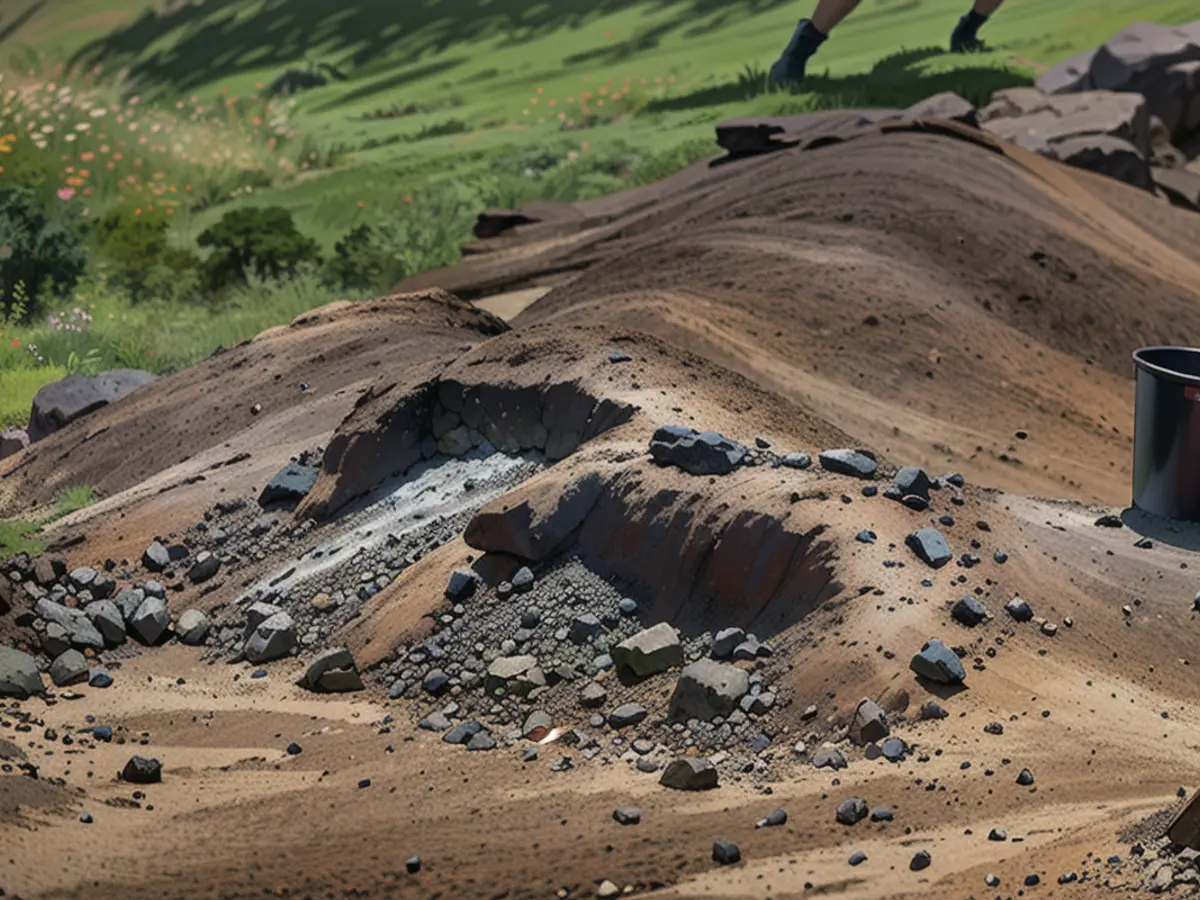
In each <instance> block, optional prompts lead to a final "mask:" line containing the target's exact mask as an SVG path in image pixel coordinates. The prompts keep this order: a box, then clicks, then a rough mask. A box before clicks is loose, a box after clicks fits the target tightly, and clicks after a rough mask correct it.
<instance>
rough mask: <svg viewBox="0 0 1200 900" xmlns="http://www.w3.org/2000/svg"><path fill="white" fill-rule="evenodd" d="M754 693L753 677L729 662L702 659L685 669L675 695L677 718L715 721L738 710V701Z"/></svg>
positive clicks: (673, 707) (673, 706) (672, 711)
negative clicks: (751, 678) (751, 687)
mask: <svg viewBox="0 0 1200 900" xmlns="http://www.w3.org/2000/svg"><path fill="white" fill-rule="evenodd" d="M749 692H750V676H749V675H748V674H747V673H746V671H745V670H744V669H739V668H738V667H737V666H733V665H730V664H728V663H720V662H715V661H714V660H711V659H701V660H698V661H697V662H694V663H692V664H691V665H689V666H687V667H685V668H684V670H683V671H682V672H681V673H680V674H679V681H678V682H676V684H675V692H674V693H673V694H672V695H671V706H670V714H671V717H672V718H674V719H700V720H702V721H705V722H711V721H712V720H713V719H715V718H717V717H718V716H728V715H729V714H730V713H732V712H733V711H734V710H735V709H737V704H738V701H739V700H740V699H741V698H742V697H744V696H745V695H746V694H748V693H749Z"/></svg>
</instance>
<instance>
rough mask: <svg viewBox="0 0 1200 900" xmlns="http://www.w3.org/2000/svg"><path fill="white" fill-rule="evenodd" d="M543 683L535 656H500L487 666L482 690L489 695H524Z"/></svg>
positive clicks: (543, 677)
mask: <svg viewBox="0 0 1200 900" xmlns="http://www.w3.org/2000/svg"><path fill="white" fill-rule="evenodd" d="M545 683H546V678H545V676H544V675H543V674H542V671H541V669H539V668H538V661H537V657H536V656H530V655H528V654H526V655H524V656H501V657H498V658H497V659H495V660H493V661H492V663H491V665H489V666H488V669H487V678H486V679H485V680H484V690H485V691H487V693H488V694H489V695H491V696H497V695H502V694H519V695H524V694H528V693H529V692H530V691H531V690H533V689H534V688H535V687H539V686H542V685H545Z"/></svg>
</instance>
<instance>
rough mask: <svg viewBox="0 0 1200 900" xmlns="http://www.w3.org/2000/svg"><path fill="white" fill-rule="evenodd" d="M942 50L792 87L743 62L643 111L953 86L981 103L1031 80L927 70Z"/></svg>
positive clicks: (872, 103)
mask: <svg viewBox="0 0 1200 900" xmlns="http://www.w3.org/2000/svg"><path fill="white" fill-rule="evenodd" d="M946 54H947V51H945V50H942V49H940V48H937V47H925V48H921V49H917V50H905V51H902V52H900V53H895V54H892V55H891V56H888V57H885V58H884V59H881V60H880V61H879V62H878V63H876V64H875V66H874V67H873V68H872V69H871V71H870V72H865V73H861V74H857V75H839V76H832V75H829V74H824V75H809V76H808V77H807V78H805V79H804V81H803V82H802V83H801V84H800V85H798V86H797V87H796V88H795V89H788V90H778V89H773V88H772V87H771V86H770V84H769V83H768V80H767V73H766V72H765V71H764V70H762V69H757V68H751V67H747V68H746V70H745V71H744V72H743V73H742V74H741V75H739V76H738V78H737V79H736V80H733V81H728V82H725V83H724V84H718V85H714V86H712V87H707V88H703V89H701V90H698V91H693V92H692V93H690V94H683V95H681V96H678V97H668V98H665V99H661V100H655V101H652V102H651V103H650V104H649V105H648V106H647V108H646V111H647V112H668V111H679V110H689V109H698V108H703V107H706V106H720V105H723V104H728V103H739V102H743V101H747V100H754V99H756V98H758V97H763V96H767V95H771V96H777V97H779V98H780V100H781V101H782V105H783V106H785V107H787V106H789V105H790V104H789V99H790V98H792V97H795V98H796V99H797V100H802V101H803V103H802V105H803V106H804V107H805V108H806V109H811V110H818V109H841V108H846V107H893V108H901V109H903V108H905V107H908V106H912V105H913V104H914V103H916V102H918V101H919V100H924V99H925V98H926V97H930V96H933V95H934V94H940V93H942V92H943V91H953V92H954V93H956V94H959V95H960V96H962V97H963V98H964V99H966V100H969V101H970V102H971V103H973V104H975V105H976V106H982V105H983V104H985V103H987V102H988V100H989V99H990V98H991V96H992V94H994V93H995V92H996V91H999V90H1003V89H1005V88H1011V87H1020V86H1024V85H1029V84H1032V83H1033V80H1032V78H1031V77H1030V76H1028V75H1025V74H1022V73H1020V72H1016V71H1013V70H1011V69H1006V68H1003V67H1001V66H998V65H986V64H983V63H977V64H967V65H964V66H963V67H962V68H959V69H954V70H953V71H943V72H928V71H924V70H923V69H921V68H920V67H919V66H920V64H921V63H923V62H925V61H926V60H928V59H932V58H934V57H937V56H944V55H946Z"/></svg>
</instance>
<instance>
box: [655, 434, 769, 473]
mask: <svg viewBox="0 0 1200 900" xmlns="http://www.w3.org/2000/svg"><path fill="white" fill-rule="evenodd" d="M746 453H747V450H746V447H745V446H744V445H742V444H739V443H738V442H737V441H731V440H730V439H729V438H726V437H723V436H722V435H719V434H716V433H715V432H712V431H704V432H698V431H696V430H694V429H692V428H683V427H681V426H677V425H666V426H663V427H661V428H659V429H658V430H657V431H655V432H654V437H653V438H651V440H650V455H651V456H652V457H653V458H654V460H655V462H658V463H659V464H661V465H672V466H676V467H678V468H680V469H683V470H684V471H685V472H688V473H690V474H692V475H728V474H729V473H730V472H732V471H733V470H734V469H736V468H737V467H738V466H739V465H741V463H742V461H743V460H744V459H745V458H746Z"/></svg>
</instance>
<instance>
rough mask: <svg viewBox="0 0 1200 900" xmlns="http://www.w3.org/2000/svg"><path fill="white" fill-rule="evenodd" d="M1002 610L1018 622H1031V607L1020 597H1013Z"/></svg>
mask: <svg viewBox="0 0 1200 900" xmlns="http://www.w3.org/2000/svg"><path fill="white" fill-rule="evenodd" d="M1004 610H1005V612H1007V613H1008V614H1009V615H1010V616H1012V617H1013V618H1014V619H1016V620H1017V621H1018V622H1029V621H1032V620H1033V607H1031V606H1030V605H1029V603H1028V602H1027V601H1025V600H1024V599H1022V598H1021V597H1013V598H1012V599H1011V600H1009V601H1008V602H1007V603H1005V604H1004Z"/></svg>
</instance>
